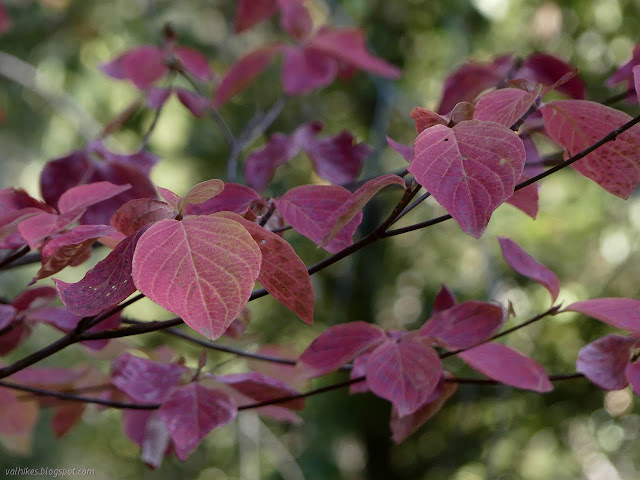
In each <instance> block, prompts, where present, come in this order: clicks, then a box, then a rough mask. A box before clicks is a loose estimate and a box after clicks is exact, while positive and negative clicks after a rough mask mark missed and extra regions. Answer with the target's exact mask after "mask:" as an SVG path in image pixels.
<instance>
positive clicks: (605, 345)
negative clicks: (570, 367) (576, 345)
mask: <svg viewBox="0 0 640 480" xmlns="http://www.w3.org/2000/svg"><path fill="white" fill-rule="evenodd" d="M637 343H638V339H637V338H633V337H623V336H621V335H606V336H604V337H601V338H598V339H597V340H594V341H593V342H591V343H590V344H588V345H586V346H585V347H583V348H581V349H580V352H579V353H578V360H577V362H576V370H578V372H580V373H583V374H584V376H585V377H587V378H588V379H589V380H591V381H592V382H593V383H595V384H596V385H598V386H599V387H600V388H603V389H605V390H620V389H622V388H624V387H626V386H627V384H628V383H629V381H628V380H627V377H626V375H625V368H626V366H627V364H628V363H629V361H630V360H631V353H632V351H633V349H634V348H635V346H636V344H637Z"/></svg>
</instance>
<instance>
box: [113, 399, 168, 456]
mask: <svg viewBox="0 0 640 480" xmlns="http://www.w3.org/2000/svg"><path fill="white" fill-rule="evenodd" d="M122 428H123V430H124V433H125V435H127V437H129V439H131V441H133V442H135V443H137V444H138V445H139V446H140V448H141V449H142V452H141V458H142V461H144V463H146V464H147V465H148V466H149V467H151V468H158V467H159V466H160V465H162V460H163V459H164V457H165V455H167V454H168V453H170V451H171V435H170V434H169V430H168V429H167V426H166V425H165V424H164V422H163V421H162V420H161V419H160V417H159V415H158V411H157V410H123V411H122Z"/></svg>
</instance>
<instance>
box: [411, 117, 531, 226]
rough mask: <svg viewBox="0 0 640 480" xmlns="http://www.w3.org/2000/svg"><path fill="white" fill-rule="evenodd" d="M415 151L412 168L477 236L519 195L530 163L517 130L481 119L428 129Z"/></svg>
mask: <svg viewBox="0 0 640 480" xmlns="http://www.w3.org/2000/svg"><path fill="white" fill-rule="evenodd" d="M414 152H415V154H414V159H413V162H411V165H410V166H409V171H410V172H411V173H412V174H413V175H414V176H415V177H416V180H418V182H419V183H420V185H422V186H423V187H425V188H426V189H427V190H428V191H429V192H431V194H432V195H433V197H434V198H435V199H436V200H437V201H438V203H440V204H441V205H442V206H443V207H444V208H445V210H447V212H449V213H450V214H451V216H452V217H453V218H454V219H455V220H456V221H457V222H458V223H459V224H460V227H461V228H462V230H463V231H464V232H465V233H468V234H469V235H472V236H473V237H475V238H479V237H480V236H481V235H482V233H483V232H484V230H485V228H486V227H487V224H488V223H489V219H490V218H491V214H492V213H493V211H494V210H495V209H496V208H497V207H498V206H500V204H502V203H503V202H504V201H505V200H507V199H508V198H509V197H511V195H513V192H514V188H515V185H516V180H518V179H519V178H520V175H521V174H522V170H523V168H524V162H525V150H524V146H523V144H522V140H520V138H519V137H518V135H516V133H515V132H513V131H511V130H509V129H508V128H507V127H504V126H502V125H499V124H497V123H493V122H482V121H480V120H469V121H464V122H460V123H459V124H457V125H455V126H454V127H453V128H448V127H445V126H443V125H436V126H433V127H431V128H428V129H426V130H424V131H422V132H421V133H420V134H419V135H418V138H416V141H415V144H414Z"/></svg>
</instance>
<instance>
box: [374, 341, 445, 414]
mask: <svg viewBox="0 0 640 480" xmlns="http://www.w3.org/2000/svg"><path fill="white" fill-rule="evenodd" d="M441 376H442V364H441V362H440V358H438V354H437V353H436V352H435V350H434V349H433V348H431V347H429V346H426V345H423V344H421V343H419V342H416V341H414V340H411V339H402V340H400V341H399V342H394V341H391V340H387V341H386V342H385V343H383V344H382V345H380V346H378V347H377V348H376V349H375V350H374V351H373V352H372V353H371V355H369V360H368V361H367V385H368V386H369V389H371V391H372V392H373V393H375V394H376V395H377V396H379V397H382V398H384V399H386V400H389V401H390V402H391V403H393V406H394V407H395V408H396V409H397V411H398V415H399V416H400V417H404V416H405V415H409V414H411V413H414V412H416V411H417V410H419V409H420V407H422V406H423V405H424V404H425V402H427V401H428V399H429V397H430V395H431V393H432V392H433V391H434V390H435V388H436V387H437V385H438V380H439V379H440V377H441Z"/></svg>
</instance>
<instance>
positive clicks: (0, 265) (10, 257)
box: [0, 245, 31, 270]
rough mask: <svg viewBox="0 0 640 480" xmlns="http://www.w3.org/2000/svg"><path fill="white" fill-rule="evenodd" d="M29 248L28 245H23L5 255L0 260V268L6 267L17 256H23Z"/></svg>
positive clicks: (17, 257)
mask: <svg viewBox="0 0 640 480" xmlns="http://www.w3.org/2000/svg"><path fill="white" fill-rule="evenodd" d="M30 250H31V248H29V245H25V246H24V247H22V248H19V249H18V250H16V251H15V252H13V253H11V254H9V255H7V257H6V258H4V259H3V260H2V261H1V262H0V270H2V269H4V268H6V267H7V266H8V265H10V264H11V263H13V262H15V261H16V260H18V259H19V258H21V257H24V256H25V255H26V254H27V253H29V251H30Z"/></svg>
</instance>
